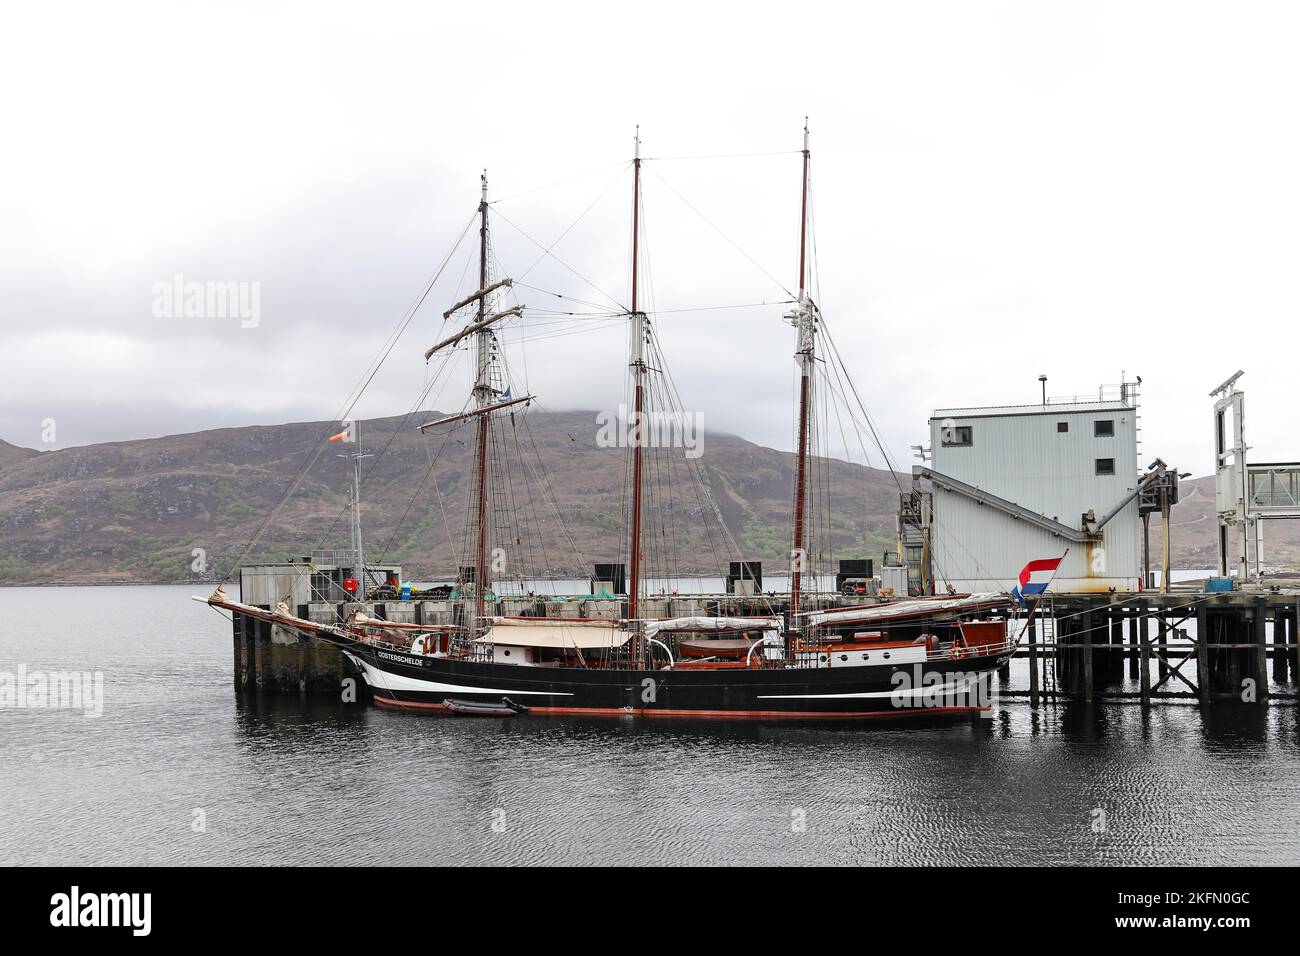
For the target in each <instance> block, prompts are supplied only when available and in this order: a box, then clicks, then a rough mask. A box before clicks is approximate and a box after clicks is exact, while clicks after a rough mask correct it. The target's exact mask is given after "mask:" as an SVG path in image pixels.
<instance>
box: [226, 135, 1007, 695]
mask: <svg viewBox="0 0 1300 956" xmlns="http://www.w3.org/2000/svg"><path fill="white" fill-rule="evenodd" d="M800 152H801V153H802V164H801V165H802V175H801V183H800V197H799V200H800V201H799V205H800V221H799V230H798V235H799V257H798V259H799V266H798V281H797V291H795V290H790V291H791V293H792V295H791V298H790V299H789V300H788V301H787V302H786V303H783V305H782V307H783V308H784V309H787V310H786V311H784V312H783V318H784V320H785V322H786V323H788V324H789V325H790V326H792V327H793V329H794V345H795V348H794V362H795V373H796V374H795V388H794V396H793V397H794V402H793V405H794V408H793V414H792V416H791V418H792V424H793V434H794V456H793V465H794V467H793V476H792V482H791V484H792V487H791V488H790V503H791V508H790V525H789V545H790V549H789V553H790V565H789V574H788V591H787V592H785V593H783V594H781V595H780V596H779V597H778V596H777V595H776V594H771V595H769V596H768V597H766V598H764V597H762V595H761V593H760V595H759V600H760V601H761V602H765V603H766V608H767V610H766V612H765V613H762V614H756V613H752V612H751V613H747V614H744V615H742V616H730V615H728V614H726V613H724V612H723V610H722V609H716V611H715V613H709V614H691V615H689V616H675V617H672V616H663V615H661V614H658V613H656V610H657V609H660V608H662V607H663V606H664V602H661V601H654V600H652V595H651V593H650V587H651V580H652V576H651V573H650V572H651V571H652V570H653V571H654V572H655V577H654V580H659V581H661V580H663V578H664V575H665V570H666V565H667V564H669V563H670V562H671V560H672V553H673V544H672V540H673V536H674V535H675V534H695V535H697V536H698V535H709V534H716V535H718V536H725V535H726V534H727V531H726V528H725V524H724V523H723V522H722V521H721V515H720V513H719V512H718V510H717V508H716V507H713V508H712V509H709V508H703V509H701V510H700V511H699V513H698V514H696V515H695V517H694V519H693V520H692V522H691V525H690V527H682V524H685V521H684V520H680V521H679V519H681V518H682V515H681V514H680V513H678V512H674V515H675V517H674V518H673V519H672V520H666V519H665V518H664V514H666V513H667V512H668V511H670V510H672V509H673V506H674V501H673V499H674V498H675V497H680V496H681V495H682V494H684V493H685V492H683V491H682V489H683V488H690V489H693V493H695V494H697V495H701V496H702V500H705V499H707V498H708V489H707V486H706V483H704V482H702V481H701V480H700V477H699V475H698V474H694V473H692V472H691V468H692V467H693V466H694V465H695V463H693V462H692V461H691V460H690V459H689V458H683V457H682V456H677V458H676V459H674V460H672V461H669V460H668V458H667V456H666V454H665V449H664V448H663V447H662V444H661V443H659V442H656V441H655V440H654V439H653V436H652V435H651V434H650V431H651V423H662V422H663V421H664V420H665V419H667V420H669V421H671V420H672V417H673V416H674V415H676V414H680V413H681V410H680V405H679V402H680V399H679V398H678V396H677V391H676V388H675V386H674V385H673V383H672V380H671V378H670V377H669V375H668V373H667V371H666V362H665V361H664V357H663V353H662V350H661V349H660V347H659V341H658V336H657V333H656V328H655V323H654V321H653V317H654V312H653V310H651V309H647V308H646V307H645V296H644V292H645V290H644V275H645V271H644V270H645V264H644V262H643V242H644V232H643V229H644V227H643V216H644V210H643V200H642V183H643V159H642V156H641V141H640V136H639V132H638V135H637V138H636V141H635V150H634V155H633V158H632V160H631V161H630V171H631V185H632V196H631V199H632V212H631V222H632V236H631V270H630V276H629V287H628V288H629V301H628V302H627V305H626V306H622V305H619V307H618V308H617V309H616V310H615V311H613V312H611V313H608V315H607V316H606V317H607V318H612V319H614V320H617V321H621V322H623V323H626V326H627V333H628V349H627V355H626V364H627V377H626V389H627V390H626V393H625V405H626V415H625V416H624V418H625V421H623V422H622V424H623V425H625V426H626V428H627V432H626V434H627V436H628V440H627V441H626V442H625V443H623V447H625V462H624V472H625V476H624V500H625V507H624V509H623V514H622V515H621V516H620V519H621V524H622V528H623V541H624V550H623V555H622V556H624V557H625V558H626V561H625V564H624V565H621V566H620V567H625V568H626V581H625V582H623V583H624V584H625V591H626V600H625V602H623V603H621V604H620V605H619V606H618V611H619V612H620V613H617V614H616V615H613V616H610V617H582V616H562V617H561V616H553V615H547V616H537V615H533V614H525V615H515V616H511V615H507V614H502V613H498V612H497V608H498V606H499V605H498V602H497V601H496V599H495V598H496V589H497V588H498V586H499V585H502V584H504V577H505V573H504V568H509V567H514V568H518V567H519V564H520V562H518V561H516V562H513V563H512V562H509V561H504V560H502V558H503V556H504V555H507V554H509V553H511V552H512V549H513V551H515V552H518V551H520V550H521V549H523V548H524V536H523V535H522V534H520V533H519V532H518V525H519V524H520V515H519V514H517V513H516V510H515V509H516V504H517V502H518V500H519V492H517V490H516V489H515V487H514V483H515V482H516V480H518V479H520V477H521V476H524V475H533V476H535V477H540V478H541V479H542V480H544V476H540V475H537V472H538V470H539V469H538V468H537V466H536V465H533V466H528V467H510V466H508V465H506V464H505V462H504V457H505V455H506V453H507V452H509V451H510V450H512V449H515V450H517V449H520V448H521V447H523V446H524V445H526V442H521V441H520V439H519V429H520V420H521V419H526V416H527V414H528V410H529V408H530V407H531V406H533V405H534V404H535V403H536V402H537V396H535V395H533V394H531V393H530V392H529V391H528V388H527V386H526V382H521V381H519V379H518V378H516V377H514V376H512V374H511V371H510V369H509V367H508V365H507V357H506V351H507V350H506V348H505V347H504V340H503V337H502V336H501V334H500V333H501V331H502V329H503V328H506V327H509V326H510V325H511V324H516V325H518V324H521V323H523V322H524V321H525V319H524V316H525V310H526V309H527V308H528V307H527V306H525V305H524V304H522V303H519V302H517V300H516V301H515V304H510V302H511V301H512V299H513V297H514V296H515V295H516V294H517V292H518V291H519V290H520V289H527V288H528V287H527V286H525V285H523V283H522V282H519V283H516V282H515V281H514V280H512V279H511V278H510V277H509V276H505V275H500V274H499V273H498V272H497V265H496V260H495V257H494V255H493V245H492V238H491V236H492V231H491V230H492V223H493V219H494V212H493V208H492V204H491V203H490V202H489V200H488V187H487V177H486V174H484V177H483V181H482V188H481V195H480V199H479V203H478V208H477V212H476V215H475V217H474V220H472V224H473V226H474V227H475V228H473V229H471V228H470V227H468V226H467V228H466V230H465V233H463V234H462V241H465V240H466V237H467V236H469V235H472V234H476V236H477V249H476V250H475V255H474V256H473V260H472V261H475V262H476V264H477V274H478V275H477V279H478V281H477V288H476V289H474V290H473V291H472V292H470V293H469V294H467V295H464V296H463V297H461V298H460V299H459V300H458V301H456V302H455V303H454V304H452V305H451V306H450V307H449V308H448V309H447V310H446V312H445V313H444V321H445V322H448V323H452V324H453V328H449V329H448V330H447V332H448V333H449V334H446V335H444V336H443V337H442V338H441V339H440V340H439V341H438V342H436V344H434V345H433V346H431V347H430V348H428V349H427V350H426V351H425V353H424V357H425V360H426V362H450V361H452V360H453V359H454V358H455V357H457V356H459V357H463V358H468V359H469V361H470V363H471V365H470V369H471V372H472V381H473V385H472V389H471V391H470V394H469V395H468V397H467V399H466V402H465V405H464V407H463V408H462V410H461V411H459V412H456V413H454V414H444V415H442V416H441V417H437V418H433V419H432V420H429V421H425V422H421V423H420V424H419V425H418V427H419V429H420V430H421V431H422V432H424V433H426V434H435V435H436V434H440V433H444V432H447V431H449V430H454V431H455V433H456V434H458V435H461V436H463V438H464V444H465V447H466V449H467V451H469V449H470V446H471V445H472V459H473V463H472V468H471V469H470V471H469V475H470V478H471V487H470V491H469V501H468V507H467V509H466V511H467V513H466V520H465V525H464V533H463V536H462V541H461V544H460V552H459V553H458V554H457V555H455V559H456V560H457V561H458V567H459V571H458V575H457V580H456V585H455V595H456V597H457V599H458V601H459V605H458V611H459V613H458V615H457V619H456V620H454V621H451V622H447V623H438V624H419V623H411V622H402V623H399V622H395V621H388V620H380V619H377V618H376V617H373V616H371V615H368V614H367V613H366V606H365V605H364V603H363V602H364V600H365V597H366V595H367V594H368V593H369V584H370V582H369V581H368V580H367V570H366V564H365V562H364V559H361V565H360V567H361V573H360V578H361V580H360V582H359V584H358V587H359V594H357V595H356V596H357V597H358V598H360V600H359V601H357V602H356V603H355V604H353V605H351V606H350V607H347V608H346V610H345V612H344V615H343V616H342V618H341V619H340V620H337V621H336V622H334V623H322V622H320V621H316V620H310V619H308V618H307V617H303V616H301V615H300V614H299V613H295V610H294V608H293V607H291V606H290V605H289V604H288V603H287V601H281V602H280V603H279V604H278V605H277V606H275V607H274V608H267V607H260V606H254V605H253V604H249V603H244V602H243V601H242V600H240V601H237V600H234V599H233V598H231V597H229V596H228V595H227V594H226V592H225V590H224V587H218V588H217V590H216V591H215V592H214V593H213V594H212V595H211V596H210V597H208V598H207V599H206V602H207V603H208V604H209V605H211V606H212V607H215V608H219V609H223V610H227V611H230V612H233V613H237V614H241V615H245V616H247V617H250V618H255V619H259V620H263V621H269V622H271V623H272V624H274V625H275V626H277V627H279V628H283V629H286V630H287V631H289V632H293V633H295V634H298V635H306V636H309V637H310V638H312V639H315V640H319V641H323V642H325V643H327V644H329V645H332V646H334V647H336V648H338V649H339V650H340V651H341V652H342V653H343V654H345V655H346V656H347V658H348V659H349V660H350V661H351V662H352V663H353V664H354V665H355V667H356V670H357V671H358V673H359V674H360V675H361V676H362V677H363V678H364V680H365V682H366V684H367V685H368V686H369V689H370V691H371V696H372V699H373V702H374V703H375V704H377V705H379V706H381V707H387V708H396V709H402V710H409V711H416V712H427V713H440V714H484V715H501V716H510V715H516V714H528V715H608V716H633V717H643V718H654V717H662V718H668V717H685V718H720V719H736V720H740V719H750V720H871V719H889V718H899V717H915V716H924V715H936V716H937V715H964V714H972V713H977V712H979V711H981V710H986V709H987V708H988V706H989V699H988V691H987V687H988V678H989V674H990V672H991V671H993V670H994V669H996V668H997V667H998V666H999V665H1001V664H1004V663H1006V662H1007V661H1008V660H1009V658H1010V657H1011V655H1012V653H1013V652H1014V650H1015V644H1016V642H1015V639H1014V637H1013V636H1011V635H1012V634H1013V632H1014V631H1015V629H1016V627H1015V625H1016V623H1017V618H1016V613H1017V612H1016V607H1017V605H1016V604H1015V602H1014V601H1013V599H1012V595H1010V594H1005V593H985V594H963V593H948V594H943V595H939V596H930V597H921V598H908V597H906V596H903V597H901V599H897V600H884V599H876V598H875V597H874V596H867V595H864V596H863V598H862V602H861V603H846V602H845V601H843V600H842V599H837V600H835V601H827V600H821V599H820V596H819V593H818V588H819V587H820V583H819V582H820V580H821V576H820V575H819V573H818V568H817V565H816V561H815V560H814V557H813V556H814V555H815V554H817V553H819V548H818V544H817V540H818V539H819V536H820V537H823V538H824V537H825V535H826V529H827V524H828V522H829V519H830V515H829V508H828V507H821V506H819V504H818V493H819V491H822V492H824V491H825V489H826V487H827V486H828V484H829V478H828V468H827V464H826V458H825V456H823V455H819V454H818V449H817V447H816V442H817V435H818V433H819V431H821V430H825V429H826V428H827V427H828V426H827V425H826V423H825V421H824V420H819V410H821V409H822V405H821V401H822V397H823V396H824V395H825V393H826V392H827V391H828V390H830V391H834V393H835V394H836V395H837V396H839V397H840V398H841V399H842V400H844V401H845V402H846V403H848V404H852V403H853V402H854V401H856V403H857V405H858V407H859V408H860V411H861V415H862V418H863V419H864V421H863V422H862V423H861V424H860V425H857V426H855V427H858V428H860V429H861V431H862V433H863V434H871V435H872V436H874V435H875V429H874V425H872V424H871V423H870V420H869V417H868V416H867V414H866V409H865V406H863V405H862V403H861V399H860V397H859V396H858V393H857V390H856V388H854V387H853V386H852V384H851V382H850V381H849V380H848V379H847V369H846V368H844V365H843V363H842V361H841V360H840V359H839V356H838V354H837V350H835V349H834V346H833V344H832V345H831V346H830V348H829V349H826V350H825V351H826V352H827V353H829V354H823V351H824V350H823V341H824V340H826V339H827V336H828V330H827V329H826V325H825V320H824V318H823V316H822V313H821V310H820V308H819V306H818V302H817V299H816V296H815V295H814V294H813V289H814V288H815V285H814V283H813V282H812V281H811V276H810V251H811V250H810V163H811V151H810V149H809V136H808V129H807V126H806V125H805V128H804V132H803V148H802V150H801V151H800ZM426 291H427V290H426ZM787 307H788V308H787ZM546 316H547V313H545V312H543V315H542V318H543V320H545V318H546ZM827 367H831V368H833V369H834V371H833V373H827V372H826V371H825V368H827ZM828 374H832V375H833V378H832V379H831V380H830V381H824V380H823V379H824V378H825V376H827V375H828ZM334 437H336V438H337V437H339V436H334ZM881 450H882V452H883V447H882V449H881ZM350 457H351V458H352V459H353V466H354V468H355V475H356V480H355V482H354V500H353V523H354V527H353V544H354V548H355V549H356V551H357V552H358V554H360V553H361V541H360V537H361V530H360V524H359V521H360V517H359V514H360V512H359V508H358V505H359V498H358V497H357V496H358V495H359V488H360V475H361V470H360V469H361V465H360V458H361V457H363V456H362V454H361V452H360V450H359V449H358V451H357V453H356V454H354V455H352V456H350ZM886 460H888V459H887V458H886ZM435 465H436V462H435V461H434V459H433V458H432V457H431V459H430V470H431V472H432V471H433V470H434V469H435ZM712 521H716V522H717V526H716V528H713V527H710V526H709V525H710V522H712ZM533 533H534V531H533V528H532V527H531V526H530V529H529V534H530V535H532V534H533ZM449 557H450V556H449ZM652 563H653V564H654V565H655V566H654V568H653V569H651V568H649V567H648V565H650V564H652ZM375 583H379V584H381V585H388V582H375ZM620 590H622V589H620ZM241 597H242V596H241ZM1031 613H1032V611H1031Z"/></svg>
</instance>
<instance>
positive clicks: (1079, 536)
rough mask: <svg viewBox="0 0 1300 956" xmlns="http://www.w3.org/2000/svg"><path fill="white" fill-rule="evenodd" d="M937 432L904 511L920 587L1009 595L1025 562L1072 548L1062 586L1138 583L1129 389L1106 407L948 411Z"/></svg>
mask: <svg viewBox="0 0 1300 956" xmlns="http://www.w3.org/2000/svg"><path fill="white" fill-rule="evenodd" d="M929 425H930V447H929V450H928V452H929V455H930V462H929V463H928V464H926V465H918V466H915V467H914V468H913V488H912V491H911V493H910V494H908V495H904V496H903V501H902V507H901V509H900V515H899V537H900V543H901V544H902V546H903V547H904V549H905V551H906V557H907V560H908V564H909V566H910V567H911V568H912V572H913V580H912V582H911V584H912V590H913V591H915V592H919V593H943V592H944V591H945V590H946V589H948V588H952V589H954V590H957V591H1001V590H1007V589H1009V588H1010V587H1011V586H1012V585H1014V584H1015V582H1016V576H1017V575H1018V573H1019V572H1020V569H1021V568H1022V567H1024V565H1025V564H1026V562H1028V561H1030V560H1033V559H1036V558H1050V557H1055V556H1057V555H1060V554H1061V553H1063V552H1065V551H1066V549H1067V548H1068V549H1069V553H1068V555H1067V556H1066V559H1065V562H1064V563H1063V564H1062V565H1061V568H1060V570H1059V572H1058V573H1057V579H1056V585H1055V586H1056V588H1057V589H1059V590H1062V591H1081V592H1082V591H1105V590H1109V589H1111V588H1114V589H1116V590H1120V591H1134V590H1137V589H1138V588H1139V585H1140V582H1141V579H1142V528H1141V523H1140V521H1139V498H1138V492H1139V485H1140V483H1141V482H1142V480H1143V476H1142V475H1141V474H1140V473H1139V460H1138V448H1139V430H1140V427H1139V418H1138V407H1137V401H1136V389H1135V388H1134V387H1133V386H1131V385H1128V386H1122V387H1121V388H1120V389H1119V397H1116V398H1112V399H1101V400H1098V401H1069V402H1056V401H1052V402H1043V403H1041V404H1037V405H1004V406H996V407H989V408H944V409H939V410H937V411H935V413H934V415H933V416H932V417H931V418H930V423H929ZM1148 477H1149V476H1148Z"/></svg>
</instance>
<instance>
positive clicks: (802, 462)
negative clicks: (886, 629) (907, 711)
mask: <svg viewBox="0 0 1300 956" xmlns="http://www.w3.org/2000/svg"><path fill="white" fill-rule="evenodd" d="M809 155H810V152H809V149H808V120H807V117H805V118H804V126H803V181H802V188H801V193H800V207H799V301H798V303H797V304H796V305H795V308H794V310H793V311H792V312H790V313H788V314H787V315H786V316H785V318H786V321H787V322H789V323H790V324H791V325H793V326H794V327H795V329H796V330H797V332H798V335H797V337H796V340H795V345H796V348H795V356H794V358H795V362H796V363H797V364H798V366H799V435H798V439H797V445H796V448H795V459H796V461H795V479H794V546H793V548H792V549H791V552H790V632H791V636H790V642H789V647H788V653H789V656H790V657H792V658H793V656H794V653H795V652H796V651H797V650H798V644H799V637H798V632H799V598H800V590H801V585H802V583H803V582H802V578H803V571H804V565H805V561H806V554H805V541H804V530H805V526H806V524H807V519H806V510H807V508H806V502H807V497H808V429H809V419H810V418H811V405H812V374H813V366H814V355H815V349H816V333H817V307H816V306H815V305H813V303H812V300H811V299H810V298H809V297H808V292H807V283H806V280H805V276H806V275H807V271H808V268H807V262H808V254H807V253H808V159H809Z"/></svg>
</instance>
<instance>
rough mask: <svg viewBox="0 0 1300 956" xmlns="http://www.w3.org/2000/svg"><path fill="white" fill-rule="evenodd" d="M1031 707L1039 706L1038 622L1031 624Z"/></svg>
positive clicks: (1031, 622)
mask: <svg viewBox="0 0 1300 956" xmlns="http://www.w3.org/2000/svg"><path fill="white" fill-rule="evenodd" d="M1029 706H1030V707H1037V706H1038V622H1037V621H1030V622H1029Z"/></svg>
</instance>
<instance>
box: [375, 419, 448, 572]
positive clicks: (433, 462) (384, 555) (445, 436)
mask: <svg viewBox="0 0 1300 956" xmlns="http://www.w3.org/2000/svg"><path fill="white" fill-rule="evenodd" d="M454 433H455V429H452V428H448V429H447V430H446V431H445V432H444V433H443V436H442V444H441V445H439V446H438V454H436V455H434V456H433V457H432V458H430V459H429V467H428V468H427V469H426V470H425V472H424V475H423V477H421V478H420V482H419V484H418V485H416V486H415V494H413V495H411V500H410V501H408V502H407V503H406V510H405V511H403V512H402V517H401V518H399V519H398V521H397V525H396V527H394V528H393V533H392V534H390V535H389V536H388V543H387V544H385V545H384V550H383V552H381V554H380V556H379V560H380V561H384V560H385V559H386V558H387V557H388V550H389V549H390V548H391V547H392V546H393V541H394V540H395V539H396V538H397V532H398V531H400V530H401V528H402V525H403V524H404V523H405V522H406V516H407V515H409V514H410V513H411V508H412V506H413V505H414V504H415V502H416V499H418V498H419V497H420V491H421V490H422V489H423V488H424V483H425V481H427V480H428V478H429V475H431V474H432V473H433V468H434V465H436V464H437V462H438V459H439V458H440V457H441V456H442V450H443V449H444V448H445V447H446V446H447V442H448V441H450V440H451V436H452V435H453V434H454ZM425 453H426V455H427V454H428V442H427V441H426V442H425ZM443 519H444V521H445V520H446V514H445V512H444V514H443ZM450 530H451V529H450V526H448V528H447V531H448V534H447V538H448V541H449V542H450V540H451V533H450Z"/></svg>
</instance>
